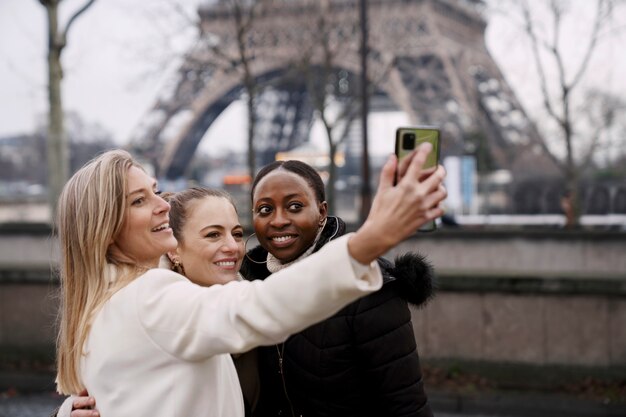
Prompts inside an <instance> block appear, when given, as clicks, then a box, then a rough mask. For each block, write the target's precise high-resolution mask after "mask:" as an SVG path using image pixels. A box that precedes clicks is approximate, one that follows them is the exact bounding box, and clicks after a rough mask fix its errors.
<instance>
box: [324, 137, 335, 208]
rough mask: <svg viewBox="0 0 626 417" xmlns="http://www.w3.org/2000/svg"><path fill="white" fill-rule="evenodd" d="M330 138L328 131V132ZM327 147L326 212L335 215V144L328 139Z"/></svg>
mask: <svg viewBox="0 0 626 417" xmlns="http://www.w3.org/2000/svg"><path fill="white" fill-rule="evenodd" d="M329 138H330V132H329ZM328 142H329V145H330V146H329V148H328V158H329V161H328V186H327V187H326V201H327V202H328V214H330V215H336V209H335V207H336V205H337V204H336V203H335V183H336V182H337V166H336V165H335V154H336V153H337V146H336V145H335V144H333V143H332V140H329V141H328Z"/></svg>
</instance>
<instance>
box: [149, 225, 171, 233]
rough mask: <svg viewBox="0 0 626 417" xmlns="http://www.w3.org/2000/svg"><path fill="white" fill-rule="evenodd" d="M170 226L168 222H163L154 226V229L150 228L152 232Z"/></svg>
mask: <svg viewBox="0 0 626 417" xmlns="http://www.w3.org/2000/svg"><path fill="white" fill-rule="evenodd" d="M169 228H170V224H169V223H163V224H161V225H159V226H157V227H155V228H154V229H152V231H153V232H161V231H163V230H167V229H169Z"/></svg>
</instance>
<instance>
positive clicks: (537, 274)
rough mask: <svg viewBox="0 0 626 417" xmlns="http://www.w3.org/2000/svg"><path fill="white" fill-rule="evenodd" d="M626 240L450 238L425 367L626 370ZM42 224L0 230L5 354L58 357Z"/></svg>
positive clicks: (413, 243) (444, 235) (434, 247)
mask: <svg viewBox="0 0 626 417" xmlns="http://www.w3.org/2000/svg"><path fill="white" fill-rule="evenodd" d="M625 249H626V234H624V233H621V234H620V233H608V232H582V231H581V232H572V233H565V232H561V231H541V232H538V231H530V232H529V231H526V232H523V231H498V232H485V231H477V230H463V231H451V232H450V231H445V230H441V231H439V232H437V233H434V234H424V235H418V236H416V237H414V238H412V239H409V240H407V241H406V242H404V243H403V244H402V245H401V246H400V247H399V248H398V249H397V250H395V251H394V252H393V253H390V254H389V255H390V256H393V255H395V254H396V253H400V252H405V251H407V250H418V251H420V252H422V253H424V254H426V255H427V256H428V257H429V259H430V260H431V262H432V263H433V264H434V265H435V267H436V270H437V274H438V277H437V282H438V287H439V290H438V292H437V295H436V297H435V298H434V299H433V300H432V301H431V302H430V303H429V304H428V305H427V306H426V307H424V308H422V309H419V310H414V311H413V317H414V320H413V324H414V328H415V334H416V338H417V341H418V346H419V351H420V354H421V356H422V357H423V358H425V359H458V360H469V361H486V362H495V363H501V362H506V363H521V364H528V365H538V366H543V365H565V366H571V365H579V366H591V367H613V366H618V367H626V326H624V323H626V256H625V254H626V250H625ZM56 253H57V251H56V248H55V240H54V238H51V237H50V230H49V228H46V227H44V226H40V227H38V226H32V225H31V226H27V227H17V226H13V227H12V228H7V226H5V227H4V228H2V227H0V352H13V353H11V354H14V353H15V352H24V354H26V353H27V352H38V351H41V350H42V349H43V350H46V349H48V350H50V349H53V346H54V334H55V331H54V320H55V314H56V308H57V305H58V302H57V300H56V298H55V297H54V293H55V292H56V290H57V288H58V281H57V279H56V278H55V277H54V276H53V274H52V273H51V270H50V268H51V266H54V265H55V261H54V259H55V258H56V256H57V255H56Z"/></svg>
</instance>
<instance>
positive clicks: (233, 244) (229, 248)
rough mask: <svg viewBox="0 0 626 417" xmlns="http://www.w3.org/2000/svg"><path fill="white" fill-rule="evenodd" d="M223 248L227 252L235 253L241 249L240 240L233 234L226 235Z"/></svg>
mask: <svg viewBox="0 0 626 417" xmlns="http://www.w3.org/2000/svg"><path fill="white" fill-rule="evenodd" d="M222 250H223V251H224V252H226V253H235V252H237V251H238V250H239V242H237V240H236V239H235V237H234V236H233V235H230V234H229V235H226V238H225V239H224V243H223V245H222Z"/></svg>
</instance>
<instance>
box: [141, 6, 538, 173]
mask: <svg viewBox="0 0 626 417" xmlns="http://www.w3.org/2000/svg"><path fill="white" fill-rule="evenodd" d="M321 3H324V4H327V6H328V7H329V12H328V14H327V15H328V19H329V20H330V26H331V27H332V29H331V30H330V31H329V37H330V39H331V44H334V45H340V47H341V53H340V54H339V55H338V56H337V58H336V59H335V60H334V61H333V65H334V66H335V69H336V71H337V73H338V74H339V73H341V72H343V73H345V74H349V76H350V77H352V78H354V75H358V74H359V73H360V71H361V69H360V55H359V48H360V37H359V24H360V22H359V20H358V17H359V13H358V0H328V1H327V2H320V1H319V0H274V1H270V2H268V6H267V7H266V8H265V9H263V12H262V13H260V14H259V15H257V16H256V17H255V19H254V22H253V29H252V30H251V31H250V32H249V33H248V38H247V44H248V46H249V47H253V48H254V57H253V58H254V59H252V60H251V61H250V72H251V75H252V77H253V78H254V79H256V80H257V81H259V82H263V83H269V84H272V82H275V81H277V80H281V79H283V78H284V75H285V74H288V73H291V72H293V69H294V67H295V65H296V62H297V58H298V57H300V56H301V54H302V51H303V49H306V45H307V43H308V42H310V39H309V38H310V34H311V33H314V31H315V30H316V27H315V24H316V21H315V19H313V18H312V17H311V16H312V15H313V13H314V11H315V9H316V8H317V7H319V5H320V4H321ZM481 3H482V2H481V1H478V0H474V1H471V0H413V1H407V0H370V1H369V3H368V4H369V16H370V18H369V33H370V36H369V47H370V49H369V55H368V65H369V68H370V74H369V75H370V79H371V80H372V82H373V83H374V84H375V85H376V88H377V90H378V91H379V92H380V93H382V94H383V95H385V96H386V97H387V98H388V99H389V100H390V101H391V102H392V103H393V105H394V106H395V107H396V108H398V109H400V110H402V111H404V112H405V113H406V114H407V115H408V116H409V118H410V120H411V122H412V123H415V124H430V125H438V126H441V127H442V129H443V134H444V136H443V137H444V142H443V148H442V152H443V154H444V155H460V154H464V153H466V152H467V151H468V138H469V137H470V136H472V135H474V134H476V132H480V133H481V134H482V135H484V136H485V137H486V141H487V142H488V144H489V150H490V152H491V156H492V158H493V160H494V161H495V164H496V165H497V166H500V167H507V168H510V169H513V170H515V169H516V166H517V165H518V162H519V161H525V160H527V159H528V158H535V157H536V155H534V154H533V149H534V147H533V146H532V145H533V144H534V143H536V140H537V134H536V131H535V130H534V129H533V126H532V124H531V123H530V122H529V121H528V118H527V117H526V115H525V113H524V112H523V110H522V108H521V106H520V104H519V102H518V101H517V99H516V98H515V96H514V94H513V92H512V90H511V89H510V88H509V86H508V84H507V83H506V81H505V79H504V77H503V76H502V74H501V73H500V71H499V69H498V67H497V65H496V64H495V62H494V61H493V59H492V58H491V56H490V55H489V53H488V51H487V49H486V46H485V39H484V34H485V28H486V22H485V20H484V18H483V16H482V14H481V12H480V7H481ZM198 13H199V16H200V32H201V36H200V39H201V41H200V42H198V44H197V46H196V47H194V48H193V49H192V50H191V51H190V52H189V53H188V55H187V57H186V60H185V62H184V63H183V64H182V66H181V67H180V69H179V70H178V72H177V78H176V79H175V80H174V81H173V82H172V84H171V88H170V89H169V90H168V91H164V92H163V94H162V96H161V97H160V98H159V99H158V100H157V102H156V103H155V105H154V107H153V108H152V110H151V111H150V112H149V114H148V115H147V116H146V117H145V119H144V121H143V123H142V124H141V125H140V126H139V128H138V129H137V133H136V135H135V136H134V138H133V139H132V140H131V147H132V148H133V149H134V150H135V151H137V152H139V153H143V154H144V156H145V157H146V158H148V159H150V160H152V161H154V162H155V163H156V164H157V166H158V168H159V174H160V175H162V176H166V177H168V178H177V177H180V176H183V175H184V173H185V170H186V167H187V166H188V165H189V162H190V161H191V159H192V158H193V155H194V153H195V151H196V149H197V147H198V144H199V143H200V141H201V140H202V137H203V136H204V134H205V132H206V131H207V130H208V129H209V127H210V125H211V124H212V123H213V121H215V119H216V118H217V117H218V116H219V114H220V113H221V112H222V111H223V110H224V109H225V108H226V107H227V106H228V104H229V103H230V102H232V101H233V100H234V99H236V98H237V97H239V96H240V95H241V93H242V91H243V87H242V76H241V73H240V70H239V69H238V68H236V67H233V66H224V65H219V64H218V63H217V59H216V57H215V56H214V54H212V53H211V48H210V46H215V45H217V46H218V47H219V49H220V50H221V51H222V52H223V53H225V54H226V55H230V56H233V55H236V53H237V47H238V45H237V41H236V33H235V24H234V23H233V21H232V18H233V17H232V12H231V10H230V8H229V6H227V5H225V4H224V3H223V2H218V3H217V4H215V5H205V6H202V7H200V9H199V11H198ZM318 55H319V54H313V55H312V56H311V57H310V63H311V65H321V64H322V59H321V57H320V56H318ZM268 91H269V92H268ZM260 101H261V102H262V103H263V102H266V101H270V102H272V103H273V104H272V105H268V106H265V105H261V106H259V108H260V126H261V128H260V129H258V130H257V132H256V135H257V143H255V149H257V148H256V146H257V145H259V147H261V148H262V149H261V150H260V151H261V154H263V150H264V149H265V150H267V149H269V150H271V149H272V146H274V147H275V148H277V149H278V148H281V149H282V150H287V149H290V148H293V147H295V146H297V145H299V144H301V143H302V142H303V141H306V139H307V138H308V133H309V130H310V126H311V121H312V117H313V108H312V106H311V103H310V100H309V98H308V96H307V94H306V89H305V88H304V87H303V84H301V83H300V84H299V83H297V82H296V83H279V82H275V83H274V86H273V87H272V88H270V89H268V90H266V91H265V92H264V93H263V94H262V95H261V97H260ZM257 151H259V150H258V149H257ZM520 171H521V168H520Z"/></svg>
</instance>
